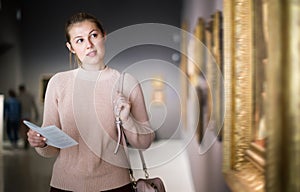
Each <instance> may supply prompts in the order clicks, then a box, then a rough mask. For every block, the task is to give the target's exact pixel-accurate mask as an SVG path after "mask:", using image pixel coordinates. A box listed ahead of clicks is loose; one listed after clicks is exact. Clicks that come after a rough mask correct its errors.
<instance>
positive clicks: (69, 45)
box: [66, 42, 75, 54]
mask: <svg viewBox="0 0 300 192" xmlns="http://www.w3.org/2000/svg"><path fill="white" fill-rule="evenodd" d="M66 46H67V47H68V49H69V51H70V52H72V53H74V54H75V51H74V49H73V47H72V45H71V44H70V43H69V42H66Z"/></svg>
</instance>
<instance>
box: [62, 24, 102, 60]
mask: <svg viewBox="0 0 300 192" xmlns="http://www.w3.org/2000/svg"><path fill="white" fill-rule="evenodd" d="M69 35H70V42H68V43H67V44H66V45H67V47H68V48H69V50H70V51H71V52H72V53H74V54H76V55H77V57H78V59H79V60H80V61H81V63H82V65H101V64H102V63H103V58H104V54H105V48H104V35H103V34H102V33H101V31H100V30H99V29H98V28H97V26H96V24H95V23H93V22H90V21H83V22H80V23H75V24H73V25H72V26H71V27H70V30H69Z"/></svg>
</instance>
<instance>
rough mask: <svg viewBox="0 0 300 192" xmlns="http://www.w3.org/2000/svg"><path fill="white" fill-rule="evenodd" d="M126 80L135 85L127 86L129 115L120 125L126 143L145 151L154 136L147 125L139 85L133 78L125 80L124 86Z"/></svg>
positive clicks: (145, 111) (147, 121)
mask: <svg viewBox="0 0 300 192" xmlns="http://www.w3.org/2000/svg"><path fill="white" fill-rule="evenodd" d="M126 76H127V75H126ZM126 76H125V77H126ZM128 76H129V75H128ZM128 78H129V79H128ZM130 78H131V80H130ZM126 79H127V80H129V81H131V82H132V81H133V82H135V83H134V86H129V87H131V89H130V91H129V94H128V95H129V101H130V103H131V113H130V116H129V118H128V119H127V121H125V122H123V124H122V125H123V127H124V132H125V135H126V138H127V140H128V142H129V143H130V144H131V145H132V146H133V147H135V148H139V149H146V148H148V147H149V146H150V145H151V143H152V141H153V140H154V137H155V134H154V131H153V130H152V128H151V125H150V123H149V119H148V114H147V110H146V105H145V101H144V95H143V92H142V88H141V86H140V84H139V83H138V82H137V81H136V80H134V78H133V77H130V76H129V77H127V78H125V79H124V83H125V84H124V85H126V82H128V81H127V80H126ZM125 87H126V86H125ZM125 87H124V91H125ZM127 87H128V86H127ZM125 94H126V93H125Z"/></svg>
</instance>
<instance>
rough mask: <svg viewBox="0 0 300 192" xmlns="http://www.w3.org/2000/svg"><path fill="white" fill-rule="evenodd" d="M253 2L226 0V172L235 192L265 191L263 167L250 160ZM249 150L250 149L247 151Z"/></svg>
mask: <svg viewBox="0 0 300 192" xmlns="http://www.w3.org/2000/svg"><path fill="white" fill-rule="evenodd" d="M251 13H252V1H250V0H232V1H226V2H224V40H225V41H224V42H225V43H224V80H225V121H224V135H223V136H224V141H223V142H224V152H223V153H224V160H223V171H224V174H225V179H226V181H227V183H228V185H229V187H230V188H231V189H232V190H233V191H241V189H243V190H242V191H263V189H264V185H265V183H264V181H265V179H264V174H263V170H260V169H257V168H256V166H255V164H253V163H252V162H251V161H249V158H248V159H247V158H246V157H247V155H246V153H247V151H248V150H249V149H250V146H251V138H252V121H253V119H252V118H253V116H252V110H253V98H252V94H253V90H252V84H253V76H252V71H253V69H252V68H253V65H252V58H253V52H252V50H253V47H252V46H253V44H252V40H253V39H252V38H253V33H252V30H251V29H252V28H253V26H252V14H251ZM248 152H249V151H248Z"/></svg>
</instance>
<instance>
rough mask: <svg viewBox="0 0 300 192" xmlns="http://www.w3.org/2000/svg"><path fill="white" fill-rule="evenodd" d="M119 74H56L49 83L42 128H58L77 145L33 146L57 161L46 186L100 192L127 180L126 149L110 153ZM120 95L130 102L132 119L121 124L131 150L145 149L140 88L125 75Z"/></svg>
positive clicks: (147, 139) (149, 136) (147, 137)
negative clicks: (48, 184) (52, 126)
mask: <svg viewBox="0 0 300 192" xmlns="http://www.w3.org/2000/svg"><path fill="white" fill-rule="evenodd" d="M119 77H120V73H119V72H117V71H116V70H114V69H111V68H108V67H106V68H105V69H104V70H102V71H85V70H83V69H82V68H78V69H75V70H70V71H65V72H60V73H57V74H56V75H54V76H53V77H52V78H51V80H50V81H49V84H48V87H47V91H46V97H45V105H44V119H43V124H42V127H45V126H49V125H56V126H57V127H60V128H61V129H62V130H63V131H64V132H66V133H67V134H68V135H69V136H71V137H72V138H73V139H75V140H76V141H77V142H78V143H79V144H78V145H76V146H73V147H69V148H66V149H57V148H54V147H52V146H46V147H44V148H36V151H37V152H38V153H39V154H40V155H41V156H44V157H56V161H55V163H54V166H53V173H52V178H51V183H50V185H51V186H53V187H55V188H60V189H64V190H69V191H78V192H85V191H86V192H94V191H95V192H99V191H103V190H109V189H112V188H117V187H120V186H123V185H126V184H128V183H129V182H130V178H129V174H128V169H127V167H126V165H127V164H126V157H125V155H124V149H123V148H122V147H121V148H120V149H119V151H118V153H117V154H114V148H115V146H116V140H117V131H116V126H115V123H114V113H113V100H114V97H115V95H116V92H117V90H116V88H117V87H118V80H119ZM123 93H124V95H125V96H127V97H128V98H129V101H130V104H131V115H130V117H129V118H128V120H127V121H126V122H123V127H124V132H125V134H126V137H127V140H128V142H129V143H130V144H131V146H132V147H135V148H140V149H146V148H148V147H149V146H150V144H151V142H152V141H153V139H154V132H153V131H152V129H151V127H150V124H149V121H148V115H147V111H146V107H145V103H144V97H143V93H142V89H141V87H140V85H139V83H138V82H137V80H136V79H135V78H133V77H132V76H131V75H129V74H127V75H125V78H124V84H123Z"/></svg>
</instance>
